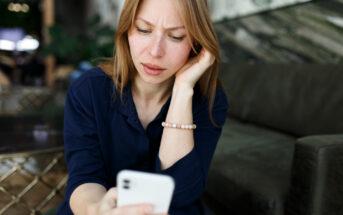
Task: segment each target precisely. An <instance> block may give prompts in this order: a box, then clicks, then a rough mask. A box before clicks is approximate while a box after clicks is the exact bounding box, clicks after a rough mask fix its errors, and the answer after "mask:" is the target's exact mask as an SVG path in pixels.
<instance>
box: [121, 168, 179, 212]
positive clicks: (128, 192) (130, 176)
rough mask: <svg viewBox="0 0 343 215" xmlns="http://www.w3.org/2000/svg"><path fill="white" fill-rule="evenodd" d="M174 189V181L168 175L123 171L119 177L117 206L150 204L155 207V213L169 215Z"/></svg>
mask: <svg viewBox="0 0 343 215" xmlns="http://www.w3.org/2000/svg"><path fill="white" fill-rule="evenodd" d="M174 187H175V183H174V179H173V178H172V177H170V176H167V175H161V174H156V173H147V172H141V171H134V170H121V171H120V172H119V173H118V175H117V190H118V199H117V205H118V207H121V206H126V205H135V204H140V203H148V204H152V205H153V206H154V211H153V213H168V210H169V206H170V202H171V199H172V196H173V192H174Z"/></svg>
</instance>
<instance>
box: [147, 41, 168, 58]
mask: <svg viewBox="0 0 343 215" xmlns="http://www.w3.org/2000/svg"><path fill="white" fill-rule="evenodd" d="M149 51H150V55H151V56H153V57H162V56H163V55H164V54H165V50H164V47H163V37H162V36H155V37H153V38H152V41H151V45H150V50H149Z"/></svg>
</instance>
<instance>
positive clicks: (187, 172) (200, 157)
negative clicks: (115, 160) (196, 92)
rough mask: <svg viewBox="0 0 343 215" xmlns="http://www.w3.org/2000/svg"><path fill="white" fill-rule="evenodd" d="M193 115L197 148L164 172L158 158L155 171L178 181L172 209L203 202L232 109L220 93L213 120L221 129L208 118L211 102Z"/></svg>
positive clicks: (214, 106) (217, 96)
mask: <svg viewBox="0 0 343 215" xmlns="http://www.w3.org/2000/svg"><path fill="white" fill-rule="evenodd" d="M198 105H199V106H198V107H196V109H197V110H198V111H195V112H194V123H195V124H196V125H197V128H196V129H195V130H194V148H193V149H192V151H191V152H189V153H188V154H187V155H185V156H184V157H183V158H181V159H180V160H178V161H177V162H176V163H175V164H173V165H172V166H171V167H169V168H167V169H165V170H161V161H160V160H159V157H158V156H157V158H156V166H155V171H156V172H157V173H161V174H167V175H170V176H172V177H173V178H174V180H175V190H174V194H173V199H172V203H171V207H174V208H182V207H185V206H186V205H188V204H190V203H192V202H194V201H196V200H197V199H199V198H200V196H201V194H202V193H203V191H204V190H205V185H206V178H207V173H208V169H209V166H210V163H211V160H212V157H213V154H214V150H215V148H216V145H217V142H218V140H219V137H220V134H221V130H222V129H221V127H222V126H223V125H224V123H225V119H226V111H227V109H228V107H229V105H228V102H227V98H226V95H225V93H224V91H223V90H222V89H219V88H218V89H217V91H216V97H215V102H214V105H213V111H212V115H213V119H214V121H215V122H216V124H217V125H218V126H219V127H215V126H214V125H213V124H212V122H211V121H210V118H209V114H208V101H207V100H204V101H203V102H201V103H200V104H198Z"/></svg>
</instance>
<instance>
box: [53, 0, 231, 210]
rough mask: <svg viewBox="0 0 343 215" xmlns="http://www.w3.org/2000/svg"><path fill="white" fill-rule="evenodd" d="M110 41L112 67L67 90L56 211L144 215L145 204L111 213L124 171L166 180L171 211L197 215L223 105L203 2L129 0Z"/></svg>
mask: <svg viewBox="0 0 343 215" xmlns="http://www.w3.org/2000/svg"><path fill="white" fill-rule="evenodd" d="M115 42H116V52H115V57H114V60H113V62H112V63H107V64H104V65H102V66H101V68H99V67H98V68H95V69H93V70H92V71H90V72H88V73H87V74H85V75H83V76H82V77H81V78H80V79H78V80H77V81H76V82H75V83H73V85H72V86H71V87H70V88H69V90H68V94H67V100H66V107H65V123H64V135H65V151H66V159H67V164H68V170H69V179H68V184H67V188H66V198H65V201H64V203H63V204H62V205H61V206H60V208H59V214H73V213H74V214H92V215H97V214H149V212H150V211H151V210H152V208H151V205H148V204H142V205H134V206H130V207H122V208H119V207H116V198H117V197H116V188H115V186H116V175H117V173H118V172H119V171H120V170H122V169H134V170H140V171H146V172H155V173H161V174H167V175H171V176H172V177H173V178H174V180H175V184H176V186H175V191H174V194H173V199H172V203H171V206H170V211H169V213H170V214H187V215H189V214H203V213H204V209H203V206H202V203H201V200H200V197H201V194H202V192H203V191H204V188H205V182H206V177H207V172H208V168H209V165H210V161H211V158H212V155H213V153H214V150H215V147H216V144H217V141H218V138H219V136H220V133H221V128H220V126H222V125H223V124H224V121H225V116H226V110H227V108H228V104H227V100H226V96H225V94H224V92H223V90H222V89H221V88H218V87H219V86H218V85H219V81H218V78H217V75H218V71H217V70H218V64H219V48H218V44H217V41H216V37H215V33H214V31H213V27H212V25H211V22H210V18H209V15H208V10H207V5H206V0H189V1H184V0H141V1H140V0H129V1H126V2H125V5H124V8H123V11H122V14H121V18H120V21H119V26H118V29H117V33H116V39H115ZM105 73H106V74H105ZM162 122H163V123H162ZM195 125H196V129H195Z"/></svg>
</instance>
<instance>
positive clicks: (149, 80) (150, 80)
mask: <svg viewBox="0 0 343 215" xmlns="http://www.w3.org/2000/svg"><path fill="white" fill-rule="evenodd" d="M140 77H141V79H142V80H143V81H144V82H145V83H149V84H156V85H157V84H163V83H166V82H168V81H170V80H171V78H173V77H162V76H151V77H150V76H146V75H144V76H140Z"/></svg>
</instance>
